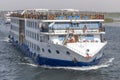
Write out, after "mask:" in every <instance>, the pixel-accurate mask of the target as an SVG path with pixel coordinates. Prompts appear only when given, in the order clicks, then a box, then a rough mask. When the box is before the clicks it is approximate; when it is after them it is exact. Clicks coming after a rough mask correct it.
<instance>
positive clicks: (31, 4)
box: [0, 0, 120, 12]
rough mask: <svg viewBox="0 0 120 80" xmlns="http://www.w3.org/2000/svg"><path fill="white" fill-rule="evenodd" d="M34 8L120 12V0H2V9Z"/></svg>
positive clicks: (0, 0)
mask: <svg viewBox="0 0 120 80" xmlns="http://www.w3.org/2000/svg"><path fill="white" fill-rule="evenodd" d="M34 8H37V9H39V8H44V9H71V8H72V9H78V10H80V11H98V12H99V11H102V12H120V0H0V10H19V9H34Z"/></svg>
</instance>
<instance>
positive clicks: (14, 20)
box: [11, 19, 19, 24]
mask: <svg viewBox="0 0 120 80" xmlns="http://www.w3.org/2000/svg"><path fill="white" fill-rule="evenodd" d="M11 22H12V23H16V24H19V20H18V19H11Z"/></svg>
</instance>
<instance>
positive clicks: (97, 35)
mask: <svg viewBox="0 0 120 80" xmlns="http://www.w3.org/2000/svg"><path fill="white" fill-rule="evenodd" d="M10 17H11V30H10V35H9V38H10V42H11V43H12V44H13V45H14V46H15V47H17V48H19V49H20V50H21V51H23V52H24V54H25V55H27V56H29V57H30V58H31V59H32V60H33V61H34V62H35V63H37V64H39V65H49V66H64V67H67V66H71V67H72V66H90V65H96V64H98V63H99V61H100V59H101V58H102V56H103V49H104V46H105V45H106V44H107V41H106V40H105V37H104V34H105V29H104V28H103V27H102V22H103V21H104V16H103V15H102V14H81V13H80V11H78V10H74V9H62V10H48V9H28V10H24V11H15V12H13V13H12V14H11V15H10Z"/></svg>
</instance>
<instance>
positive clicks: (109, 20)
mask: <svg viewBox="0 0 120 80" xmlns="http://www.w3.org/2000/svg"><path fill="white" fill-rule="evenodd" d="M113 21H114V20H113V19H112V18H105V21H104V22H105V23H110V22H113Z"/></svg>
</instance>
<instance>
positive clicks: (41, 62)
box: [12, 42, 101, 67]
mask: <svg viewBox="0 0 120 80" xmlns="http://www.w3.org/2000/svg"><path fill="white" fill-rule="evenodd" d="M12 44H13V45H14V46H15V47H17V48H19V49H20V50H21V51H22V52H23V53H24V54H25V55H27V56H29V57H30V58H32V60H33V61H34V62H35V63H37V64H39V65H49V66H64V67H66V66H91V65H96V64H98V63H99V61H100V59H101V58H99V59H95V60H93V61H91V62H73V61H66V60H59V59H51V58H46V57H41V56H40V55H37V56H36V57H34V56H35V55H34V54H35V53H32V52H30V51H29V48H28V47H27V46H26V45H24V44H22V45H19V44H18V43H16V42H12Z"/></svg>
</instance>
